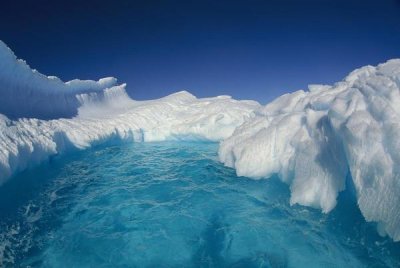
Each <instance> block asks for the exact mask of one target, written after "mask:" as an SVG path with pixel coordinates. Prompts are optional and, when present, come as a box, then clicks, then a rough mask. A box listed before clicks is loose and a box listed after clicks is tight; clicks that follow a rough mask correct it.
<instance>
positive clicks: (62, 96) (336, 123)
mask: <svg viewBox="0 0 400 268" xmlns="http://www.w3.org/2000/svg"><path fill="white" fill-rule="evenodd" d="M125 87H126V85H125V84H118V83H117V80H116V79H115V78H104V79H100V80H99V81H90V80H86V81H81V80H73V81H70V82H66V83H64V82H63V81H61V80H60V79H59V78H57V77H53V76H49V77H48V76H44V75H42V74H40V73H39V72H37V71H35V70H32V69H31V68H30V67H29V66H28V65H27V64H26V63H25V62H24V61H22V60H18V59H17V58H16V57H15V55H14V53H13V52H12V51H11V50H10V49H9V48H8V47H7V46H6V45H5V44H4V43H2V42H1V41H0V184H2V183H4V182H5V181H6V180H7V179H8V178H10V177H11V176H12V175H13V174H15V173H17V172H19V171H21V170H23V169H25V168H27V167H30V166H32V165H36V164H38V163H40V162H43V161H46V160H47V159H49V157H51V156H52V155H56V154H60V153H63V152H66V151H69V150H76V149H81V148H87V147H90V146H92V145H94V144H99V143H104V142H109V141H118V142H121V141H127V142H130V141H162V140H168V139H181V140H184V139H191V140H193V139H197V140H211V141H222V142H221V145H220V149H219V157H220V160H221V161H222V162H223V163H224V164H225V165H227V166H230V167H233V168H235V169H236V171H237V173H238V175H243V176H247V177H251V178H256V179H260V178H269V177H271V176H272V175H278V176H279V177H280V178H281V180H282V181H284V182H285V183H287V184H288V185H289V187H290V190H291V203H292V204H296V203H298V204H301V205H306V206H311V207H315V208H319V209H322V211H323V212H325V213H328V212H329V211H331V210H332V209H333V208H334V207H335V205H336V202H337V201H336V200H337V196H338V193H339V192H341V191H344V190H349V189H346V185H347V186H349V185H352V187H353V186H354V187H353V188H354V189H355V196H356V198H357V202H358V205H359V208H360V210H361V212H362V214H363V215H364V217H365V219H366V220H367V221H373V222H377V223H378V230H379V232H380V233H382V234H388V235H389V236H391V237H392V238H393V239H394V240H395V241H399V240H400V141H399V137H400V60H391V61H388V62H386V63H384V64H381V65H379V66H377V67H373V66H367V67H363V68H361V69H358V70H355V71H354V72H352V73H351V74H350V75H349V76H348V77H346V78H345V79H344V80H343V81H342V82H339V83H337V84H335V85H333V86H327V85H312V86H310V87H309V90H308V91H297V92H294V93H292V94H286V95H283V96H282V97H280V98H278V99H276V100H275V101H273V102H272V103H270V104H268V105H266V106H265V107H262V106H260V105H259V104H258V103H257V102H254V101H237V100H234V99H232V98H230V97H228V96H220V97H215V98H203V99H198V98H196V97H195V96H193V95H191V94H190V93H188V92H186V91H182V92H178V93H175V94H172V95H170V96H167V97H164V98H161V99H158V100H151V101H134V100H132V99H131V98H129V96H128V95H127V94H126V91H125ZM346 180H348V181H346Z"/></svg>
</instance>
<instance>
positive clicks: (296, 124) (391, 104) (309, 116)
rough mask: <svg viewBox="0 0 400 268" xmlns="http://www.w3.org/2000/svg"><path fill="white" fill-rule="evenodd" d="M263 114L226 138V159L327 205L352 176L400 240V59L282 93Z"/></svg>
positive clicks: (384, 228) (377, 218)
mask: <svg viewBox="0 0 400 268" xmlns="http://www.w3.org/2000/svg"><path fill="white" fill-rule="evenodd" d="M256 114H257V115H256V116H255V117H253V118H251V119H250V120H248V121H247V122H246V123H245V124H243V125H242V126H240V127H239V128H238V129H236V130H235V132H234V134H233V135H232V136H231V137H230V138H228V139H226V140H225V141H223V142H222V144H221V146H220V150H219V156H220V160H221V161H222V162H224V163H225V165H227V166H230V167H233V168H235V169H236V171H237V173H238V174H239V175H243V176H248V177H252V178H268V177H271V176H272V175H273V174H277V175H278V176H279V177H280V178H281V179H282V181H284V182H286V183H287V184H289V185H290V189H291V203H292V204H295V203H298V204H301V205H306V206H312V207H315V208H321V209H322V210H323V211H324V212H329V211H330V210H332V209H333V208H334V207H335V205H336V198H337V196H338V193H339V192H340V191H343V190H345V185H346V177H348V178H352V184H353V185H354V187H355V190H356V196H357V201H358V205H359V207H360V210H361V212H362V214H363V215H364V217H365V219H366V220H367V221H374V222H377V223H378V230H379V231H380V232H381V233H387V234H389V235H390V236H391V237H392V238H393V239H394V240H395V241H399V240H400V139H399V138H400V60H391V61H388V62H387V63H384V64H381V65H379V66H377V67H372V66H367V67H363V68H361V69H358V70H355V71H354V72H352V73H351V74H350V75H349V76H348V77H347V78H345V80H344V81H342V82H339V83H337V84H335V85H334V86H325V85H312V86H310V87H309V91H307V92H305V91H297V92H294V93H292V94H286V95H283V96H282V97H280V98H278V99H276V100H275V101H273V102H272V103H270V104H268V105H267V106H265V107H263V108H261V109H259V110H258V111H256ZM349 172H350V175H351V176H347V175H348V173H349ZM350 185H351V184H350Z"/></svg>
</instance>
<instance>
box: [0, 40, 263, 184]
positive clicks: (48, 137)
mask: <svg viewBox="0 0 400 268" xmlns="http://www.w3.org/2000/svg"><path fill="white" fill-rule="evenodd" d="M125 88H126V84H121V85H119V84H118V83H117V80H116V79H115V78H104V79H100V80H99V81H90V80H86V81H81V80H72V81H69V82H66V83H64V82H62V81H61V80H60V79H59V78H57V77H54V76H50V77H48V76H45V75H42V74H40V73H39V72H37V71H35V70H32V69H31V68H30V67H29V66H28V65H27V64H26V63H25V62H24V61H22V60H18V59H17V58H16V56H15V55H14V53H13V52H12V51H11V49H9V48H8V47H7V46H6V45H5V44H4V43H3V42H1V41H0V184H2V183H4V182H5V181H6V180H7V179H8V178H10V177H11V176H12V175H13V174H15V173H17V172H19V171H21V170H24V169H26V168H28V167H31V166H34V165H37V164H39V163H41V162H43V161H46V160H48V159H49V157H51V156H53V155H57V154H60V153H64V152H66V151H70V150H74V149H83V148H88V147H90V146H92V145H95V144H99V143H105V142H110V141H119V142H128V141H163V140H209V141H219V140H222V139H224V138H227V137H229V136H230V135H231V134H232V133H233V131H234V130H235V128H236V127H237V126H239V125H241V124H242V123H243V122H244V121H245V119H247V118H249V117H252V116H254V113H253V111H254V110H255V109H257V108H259V107H260V105H259V104H258V103H257V102H255V101H237V100H234V99H232V98H231V97H229V96H219V97H215V98H203V99H198V98H196V97H195V96H193V95H192V94H190V93H188V92H186V91H182V92H178V93H175V94H172V95H170V96H167V97H164V98H161V99H158V100H151V101H134V100H132V99H131V98H130V97H129V96H128V95H127V93H126V91H125Z"/></svg>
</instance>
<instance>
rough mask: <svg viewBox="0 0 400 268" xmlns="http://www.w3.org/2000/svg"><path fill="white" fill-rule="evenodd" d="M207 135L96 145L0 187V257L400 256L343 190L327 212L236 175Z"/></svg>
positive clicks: (198, 262)
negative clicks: (292, 201)
mask: <svg viewBox="0 0 400 268" xmlns="http://www.w3.org/2000/svg"><path fill="white" fill-rule="evenodd" d="M217 149H218V145H217V144H214V143H176V142H164V143H139V144H130V145H127V144H125V145H119V146H108V147H97V148H94V149H90V150H87V151H83V152H77V153H75V154H73V155H70V156H65V157H61V158H57V157H56V158H53V159H52V160H51V162H50V163H48V164H45V165H42V166H40V167H37V168H35V169H32V170H29V171H26V172H24V173H21V174H20V175H18V176H17V177H15V178H13V179H12V180H10V181H9V182H8V183H7V184H5V185H4V186H3V187H1V188H0V266H32V267H133V266H135V267H399V266H400V246H399V243H393V242H391V240H390V239H389V238H383V237H380V236H379V235H378V234H377V233H376V229H375V226H373V225H372V224H369V223H366V222H365V220H364V219H363V217H362V216H361V214H360V212H359V209H358V207H357V205H356V203H355V200H354V199H353V198H352V196H351V194H348V193H349V192H350V191H346V192H345V193H342V194H341V195H340V196H339V202H338V206H337V207H336V208H335V209H334V210H333V211H332V212H331V213H329V214H323V213H321V212H320V211H319V210H315V209H311V208H306V207H302V206H298V205H296V206H292V207H291V206H290V205H289V198H290V192H289V189H288V187H287V186H286V185H285V184H283V183H281V182H280V181H279V180H278V179H276V178H271V179H268V180H258V181H257V180H251V179H247V178H244V177H237V176H236V175H235V171H234V170H233V169H230V168H226V167H224V166H223V165H222V164H220V163H219V162H218V159H217Z"/></svg>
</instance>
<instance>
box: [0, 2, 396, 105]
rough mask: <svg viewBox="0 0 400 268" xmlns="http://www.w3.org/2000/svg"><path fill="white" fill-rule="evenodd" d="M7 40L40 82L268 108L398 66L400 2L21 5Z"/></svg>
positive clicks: (14, 5)
mask: <svg viewBox="0 0 400 268" xmlns="http://www.w3.org/2000/svg"><path fill="white" fill-rule="evenodd" d="M0 39H1V40H3V41H4V42H6V43H7V44H8V45H9V46H10V47H11V48H12V49H13V50H14V52H15V53H16V54H17V56H18V57H19V58H23V59H25V60H27V61H28V63H29V64H30V65H31V67H33V68H36V69H38V70H39V71H41V72H42V73H45V74H48V75H56V76H58V77H60V78H62V79H63V80H70V79H73V78H81V79H98V78H101V77H104V76H115V77H117V78H118V79H119V81H120V82H127V83H128V91H129V94H130V95H131V96H132V97H133V98H135V99H152V98H157V97H161V96H164V95H167V94H169V93H172V92H175V91H178V90H183V89H186V90H189V91H190V92H192V93H193V94H195V95H197V96H199V97H205V96H215V95H221V94H226V95H231V96H233V97H235V98H239V99H255V100H258V101H260V102H261V103H266V102H267V101H270V100H272V99H273V98H275V97H277V96H279V95H281V94H283V93H286V92H292V91H294V90H297V89H304V88H306V87H307V85H308V84H310V83H333V82H336V81H338V80H340V79H342V78H343V77H344V76H345V75H346V74H347V73H348V72H350V71H352V70H353V69H355V68H357V67H361V66H363V65H367V64H373V65H375V64H378V63H380V62H384V61H386V60H388V59H390V58H400V1H398V0H379V1H378V0H376V1H370V0H364V1H359V0H336V1H330V0H304V1H301V0H297V1H296V0H290V1H289V0H270V1H267V0H265V1H253V0H247V1H235V0H231V1H208V0H202V1H190V0H186V1H152V0H144V1H127V0H120V1H102V0H98V1H93V0H87V1H75V0H70V1H48V0H46V1H44V0H37V1H18V0H16V1H8V3H2V7H1V9H0Z"/></svg>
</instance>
